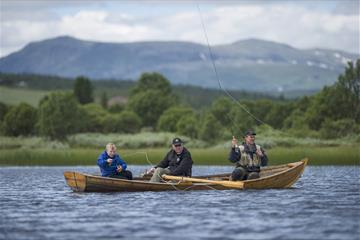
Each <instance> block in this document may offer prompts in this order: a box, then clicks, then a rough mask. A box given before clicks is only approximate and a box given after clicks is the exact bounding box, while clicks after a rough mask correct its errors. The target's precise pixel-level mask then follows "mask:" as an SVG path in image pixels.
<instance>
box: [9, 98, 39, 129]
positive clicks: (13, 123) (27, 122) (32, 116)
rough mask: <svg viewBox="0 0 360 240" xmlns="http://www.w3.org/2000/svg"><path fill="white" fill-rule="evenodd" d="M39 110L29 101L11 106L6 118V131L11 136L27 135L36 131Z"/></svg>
mask: <svg viewBox="0 0 360 240" xmlns="http://www.w3.org/2000/svg"><path fill="white" fill-rule="evenodd" d="M36 114H37V111H36V109H35V108H34V107H32V106H30V105H29V104H27V103H20V104H19V105H18V106H16V107H13V108H11V110H10V111H9V112H7V114H6V115H5V118H4V131H5V134H6V135H9V136H20V135H23V136H26V135H30V134H32V133H34V129H35V124H36V118H37V116H36Z"/></svg>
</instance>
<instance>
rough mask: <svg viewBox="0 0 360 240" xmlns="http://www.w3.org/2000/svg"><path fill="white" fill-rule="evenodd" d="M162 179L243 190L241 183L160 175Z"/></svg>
mask: <svg viewBox="0 0 360 240" xmlns="http://www.w3.org/2000/svg"><path fill="white" fill-rule="evenodd" d="M161 177H162V178H163V179H166V180H178V181H184V182H199V183H211V184H218V185H221V186H224V187H229V188H237V189H244V183H243V182H237V181H217V180H209V179H201V178H191V177H177V176H170V175H166V174H164V175H162V176H161Z"/></svg>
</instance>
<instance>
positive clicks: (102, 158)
mask: <svg viewBox="0 0 360 240" xmlns="http://www.w3.org/2000/svg"><path fill="white" fill-rule="evenodd" d="M97 164H98V166H99V167H106V165H107V158H106V156H104V154H100V156H99V158H98V160H97Z"/></svg>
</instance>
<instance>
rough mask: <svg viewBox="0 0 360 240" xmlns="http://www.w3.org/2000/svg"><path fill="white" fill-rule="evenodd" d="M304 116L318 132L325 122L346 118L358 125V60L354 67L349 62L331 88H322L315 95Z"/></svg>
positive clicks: (359, 99)
mask: <svg viewBox="0 0 360 240" xmlns="http://www.w3.org/2000/svg"><path fill="white" fill-rule="evenodd" d="M305 115H306V120H307V122H308V124H309V127H310V128H311V129H313V130H320V129H321V127H322V124H323V123H324V121H326V120H331V121H338V120H341V119H346V118H347V119H354V120H355V122H356V123H357V124H358V123H360V60H357V62H356V67H355V66H354V65H353V63H351V62H349V63H348V67H347V68H346V69H345V73H344V74H342V75H340V76H339V78H338V81H337V82H336V83H335V84H334V85H333V86H330V87H324V88H323V89H322V91H321V92H319V93H318V94H317V95H315V97H314V98H313V100H312V101H311V104H310V106H309V107H308V109H307V111H306V113H305ZM328 125H329V124H328Z"/></svg>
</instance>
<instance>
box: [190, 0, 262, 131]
mask: <svg viewBox="0 0 360 240" xmlns="http://www.w3.org/2000/svg"><path fill="white" fill-rule="evenodd" d="M196 6H197V9H198V12H199V16H200V20H201V25H202V28H203V31H204V35H205V39H206V43H207V48H208V51H209V56H210V60H211V63H212V66H213V69H214V72H215V76H216V79H217V81H218V85H219V88H220V90H222V91H223V92H224V93H225V94H226V95H227V96H228V97H229V98H230V99H231V100H232V101H234V102H235V103H236V104H237V105H238V106H240V108H241V109H242V110H244V111H245V112H246V113H247V114H249V115H250V116H251V117H252V118H253V119H255V120H256V121H257V123H261V124H266V123H265V122H263V121H262V120H260V119H259V118H257V117H256V116H255V115H254V114H252V113H251V112H250V111H249V110H248V109H247V108H246V107H245V106H244V105H242V104H241V103H240V102H239V101H238V100H237V99H236V98H235V97H234V96H233V95H231V94H230V92H229V91H227V90H226V89H225V88H224V87H223V86H222V81H221V79H220V77H219V74H218V71H217V68H216V64H215V62H214V59H213V53H212V50H211V47H210V43H209V38H208V35H207V31H206V27H205V24H204V20H203V17H202V13H201V9H200V6H199V4H198V3H196ZM229 116H230V115H229V113H228V117H229ZM229 118H230V119H231V121H232V122H233V124H234V123H235V120H234V119H233V118H232V117H229Z"/></svg>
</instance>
